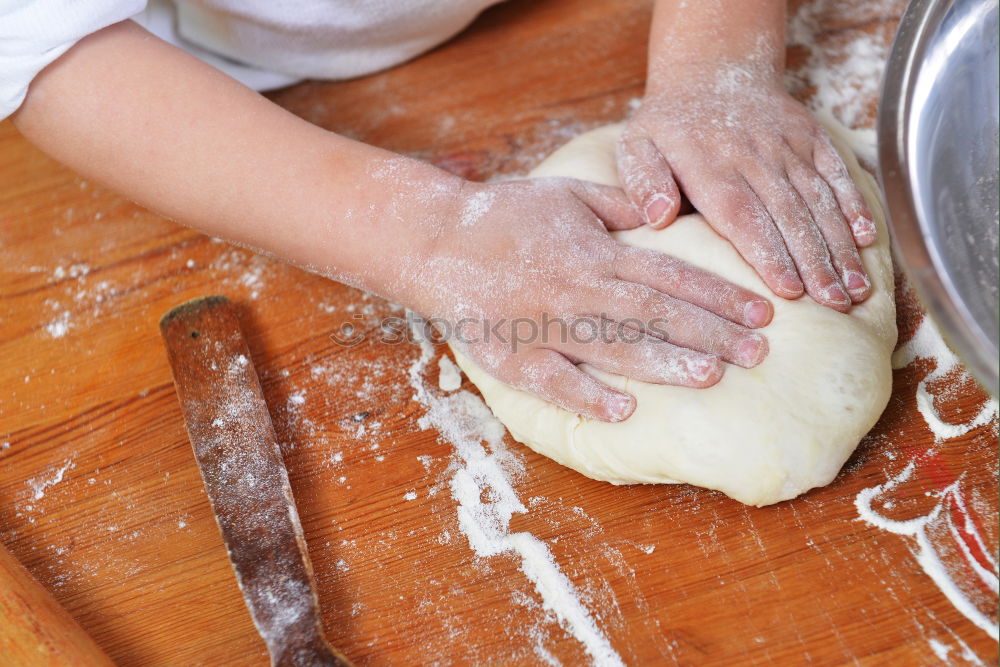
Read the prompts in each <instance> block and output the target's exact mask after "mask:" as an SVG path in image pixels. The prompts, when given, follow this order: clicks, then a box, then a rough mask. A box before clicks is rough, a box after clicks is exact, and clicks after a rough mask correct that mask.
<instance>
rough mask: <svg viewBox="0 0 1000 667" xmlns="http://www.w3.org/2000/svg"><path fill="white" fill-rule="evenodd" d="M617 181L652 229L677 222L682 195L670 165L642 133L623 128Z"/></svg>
mask: <svg viewBox="0 0 1000 667" xmlns="http://www.w3.org/2000/svg"><path fill="white" fill-rule="evenodd" d="M617 160H618V178H619V179H620V180H621V182H622V189H623V190H625V193H626V194H627V195H628V197H629V199H631V200H632V203H633V204H634V205H635V206H636V208H638V209H639V210H640V211H641V212H642V215H643V217H644V218H645V220H646V224H648V225H649V226H651V227H653V228H654V229H663V228H664V227H666V226H667V225H669V224H670V223H671V222H673V221H674V220H675V219H676V218H677V212H678V211H679V210H680V205H681V195H680V191H679V190H678V189H677V183H675V182H674V177H673V174H672V173H671V171H670V165H669V164H668V163H667V161H666V159H665V158H664V157H663V155H662V154H661V153H660V151H659V149H658V148H657V147H656V145H655V144H653V142H652V140H651V139H650V138H649V136H648V135H647V134H646V133H645V132H644V131H642V130H641V129H638V128H636V127H635V126H634V125H632V124H629V125H627V126H626V127H625V131H624V132H623V133H622V136H621V139H620V140H619V141H618V148H617Z"/></svg>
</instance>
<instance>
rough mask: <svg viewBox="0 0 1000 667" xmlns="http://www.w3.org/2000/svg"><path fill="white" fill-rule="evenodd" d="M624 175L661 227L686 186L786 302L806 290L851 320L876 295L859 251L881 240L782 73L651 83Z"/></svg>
mask: <svg viewBox="0 0 1000 667" xmlns="http://www.w3.org/2000/svg"><path fill="white" fill-rule="evenodd" d="M618 172H619V176H620V178H621V182H622V184H623V187H624V189H625V192H626V193H627V194H628V196H629V198H630V199H631V200H632V202H633V203H634V204H635V205H636V206H637V207H638V209H639V210H640V211H641V212H642V213H643V215H644V217H645V219H646V222H647V223H648V224H650V225H652V226H653V227H657V228H662V227H665V226H667V225H669V224H670V223H671V222H673V220H674V218H676V216H677V212H678V210H679V207H680V193H679V190H678V186H679V187H680V188H681V189H683V191H684V193H685V194H686V195H687V197H688V199H689V200H690V201H691V203H692V204H693V205H694V206H695V208H697V209H698V211H700V212H701V213H702V214H703V215H704V216H705V219H706V220H707V221H708V223H709V224H710V225H711V226H712V227H713V228H714V229H715V231H717V232H718V233H719V234H720V235H722V236H724V237H725V238H727V239H729V241H730V242H731V243H732V244H733V245H734V246H735V247H736V249H737V250H738V251H739V252H740V254H741V255H742V256H743V258H744V259H745V260H746V261H747V262H748V263H749V264H750V265H751V266H753V267H754V269H756V271H757V273H758V274H759V275H760V276H761V278H762V279H763V280H764V282H765V283H766V284H767V285H768V287H770V288H771V290H772V291H773V292H774V293H775V294H777V295H778V296H781V297H785V298H789V299H794V298H797V297H799V296H801V295H802V293H803V290H804V291H805V292H806V293H808V294H809V295H810V296H811V297H812V298H813V299H815V300H816V301H817V302H818V303H821V304H823V305H826V306H829V307H831V308H834V309H836V310H839V311H847V310H848V309H849V308H850V307H851V304H852V303H858V302H860V301H863V300H864V299H865V298H867V296H868V294H869V293H870V292H871V282H870V281H869V279H868V276H867V274H866V272H865V269H864V265H863V264H862V263H861V257H860V255H859V253H858V247H864V246H867V245H871V244H872V243H874V241H875V239H876V235H877V231H876V227H875V225H874V223H873V222H872V215H871V213H870V212H869V210H868V207H867V205H866V204H865V201H864V199H863V198H862V196H861V194H860V192H858V190H857V188H856V186H855V185H854V182H853V180H852V179H851V176H850V174H849V173H848V171H847V168H846V167H845V166H844V163H843V161H842V160H841V158H840V156H839V155H838V154H837V151H836V149H834V147H833V145H832V144H831V142H830V139H829V137H828V136H827V135H826V132H825V131H824V130H823V128H822V127H821V126H820V125H819V123H818V122H817V121H816V119H815V118H814V117H813V116H812V114H811V113H810V112H809V111H808V110H807V109H806V108H805V107H804V106H802V105H801V104H800V103H798V102H796V101H795V100H794V99H792V97H791V96H790V95H788V94H787V93H786V92H785V91H784V90H783V89H782V82H781V78H780V75H775V74H774V73H773V71H772V72H766V73H765V72H759V71H755V70H754V69H753V68H751V67H744V66H742V65H740V64H735V65H734V64H729V65H719V64H717V63H708V64H702V65H698V64H693V65H692V64H685V65H684V66H683V67H681V66H678V67H677V68H676V69H674V71H673V72H671V73H670V74H669V75H668V76H661V77H659V80H658V81H656V82H655V83H654V82H652V81H651V82H650V86H649V89H648V90H647V93H646V96H645V98H644V99H643V102H642V106H641V107H640V108H639V110H638V112H637V113H636V114H635V115H634V116H633V118H632V119H631V120H630V121H629V123H628V125H627V127H626V130H625V132H624V134H623V136H622V140H621V143H620V145H619V147H618Z"/></svg>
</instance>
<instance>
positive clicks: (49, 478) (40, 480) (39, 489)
mask: <svg viewBox="0 0 1000 667" xmlns="http://www.w3.org/2000/svg"><path fill="white" fill-rule="evenodd" d="M75 467H76V463H74V462H73V460H72V459H69V460H67V461H66V462H65V463H64V464H63V465H62V466H61V467H59V468H55V467H53V468H49V469H48V470H47V471H46V472H45V473H44V474H42V475H39V476H37V477H32V478H31V479H29V480H28V482H27V484H28V486H29V487H30V488H31V489H32V491H34V494H33V495H32V496H31V498H32V500H41V499H42V498H44V497H45V491H46V489H48V488H49V487H52V486H55V485H56V484H58V483H59V482H61V481H63V476H64V475H65V474H66V471H67V470H69V469H70V468H75Z"/></svg>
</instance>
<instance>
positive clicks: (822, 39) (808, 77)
mask: <svg viewBox="0 0 1000 667" xmlns="http://www.w3.org/2000/svg"><path fill="white" fill-rule="evenodd" d="M841 2H842V0H813V1H812V2H807V3H805V4H804V5H802V6H801V7H800V8H799V10H798V11H797V12H796V13H795V14H794V15H793V16H791V17H790V19H789V22H788V29H787V42H788V44H789V45H790V46H800V47H803V48H805V49H806V51H807V52H808V57H807V59H806V62H805V64H804V65H803V66H801V67H800V68H798V69H795V70H789V71H788V72H787V73H786V84H787V85H788V88H789V90H790V91H791V92H793V93H798V92H800V91H802V90H803V89H804V88H805V87H807V86H808V85H810V84H811V85H813V86H815V87H816V91H815V94H814V95H813V96H812V97H811V98H809V99H808V100H807V102H806V105H807V106H808V107H809V108H810V109H812V111H813V112H814V113H816V115H817V116H818V117H819V118H820V119H821V120H827V119H829V118H836V119H837V120H839V121H840V123H841V124H842V125H844V126H846V127H847V128H848V130H849V137H848V139H849V141H850V144H851V148H852V149H853V150H854V151H855V152H856V153H858V155H859V156H860V157H861V158H863V160H864V161H865V162H867V163H868V165H869V166H874V165H875V164H876V161H877V156H876V136H875V129H874V127H873V123H872V119H870V118H869V112H870V108H869V103H870V102H872V101H873V100H877V99H878V98H879V87H880V82H881V78H882V70H883V69H884V68H885V61H886V58H887V57H888V54H889V43H890V37H891V36H890V35H884V34H876V35H872V34H869V33H868V32H865V31H864V30H862V29H860V28H846V29H843V30H837V31H833V32H830V31H828V28H829V25H830V20H829V17H830V16H831V15H834V16H837V17H840V18H843V19H845V20H847V19H849V18H850V19H853V20H854V21H856V22H857V23H858V24H863V23H864V22H865V21H864V17H862V16H860V12H861V11H864V12H867V13H870V14H871V18H872V19H876V18H879V16H880V15H884V16H891V15H893V14H895V13H898V11H899V9H901V6H902V3H901V2H899V0H878V1H876V2H871V3H866V4H865V5H864V6H863V7H859V8H857V9H858V12H857V13H858V14H859V15H857V16H847V15H846V14H847V11H845V9H843V8H841V7H838V6H837V5H838V4H841Z"/></svg>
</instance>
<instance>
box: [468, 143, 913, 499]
mask: <svg viewBox="0 0 1000 667" xmlns="http://www.w3.org/2000/svg"><path fill="white" fill-rule="evenodd" d="M621 129H622V128H621V126H620V125H613V126H608V127H604V128H601V129H598V130H594V131H592V132H589V133H587V134H584V135H582V136H580V137H577V138H576V139H574V140H572V141H571V142H569V143H568V144H567V145H565V146H563V147H562V148H560V149H559V150H558V151H556V152H555V153H553V154H552V155H551V156H550V157H549V158H548V159H547V160H545V162H543V163H542V164H541V165H540V166H539V167H538V168H537V169H535V171H534V172H532V176H571V177H574V178H579V179H585V180H590V181H595V182H598V183H606V184H611V185H617V184H618V180H617V175H616V172H615V161H614V147H615V142H616V140H617V138H618V135H619V133H620V132H621ZM829 131H830V133H831V135H832V136H833V139H834V143H835V145H837V147H838V149H839V150H840V152H841V154H842V155H843V157H844V161H845V162H846V164H847V166H848V168H849V169H850V171H851V174H852V175H853V177H854V179H855V181H856V182H857V183H858V186H859V188H860V189H861V192H862V193H863V194H864V196H865V198H866V199H867V200H868V204H869V206H870V207H871V209H872V212H873V213H874V216H875V221H876V224H877V225H878V228H879V240H878V243H876V244H875V245H874V246H872V247H870V248H867V249H865V250H863V251H862V258H863V260H864V264H865V267H866V268H867V270H868V275H869V276H870V278H871V280H872V283H873V290H872V294H871V296H870V297H869V298H868V299H867V300H866V301H865V302H864V303H862V304H860V305H857V306H854V308H853V309H852V310H851V312H850V314H849V315H844V314H841V313H838V312H836V311H834V310H831V309H829V308H824V307H822V306H819V305H817V304H816V303H815V302H813V301H812V300H811V299H810V298H809V297H803V298H801V299H798V300H796V301H786V300H784V299H781V298H778V297H775V296H773V295H771V296H770V298H771V302H772V303H773V304H774V311H775V312H774V320H773V322H772V323H771V324H770V325H769V326H767V327H766V328H765V329H763V330H762V331H763V333H764V334H765V335H766V336H767V338H768V341H769V344H770V354H769V355H768V357H767V358H766V359H765V360H764V362H763V363H761V364H760V365H759V366H757V367H756V368H752V369H744V368H739V367H737V366H728V367H727V368H726V373H725V376H724V377H723V378H722V381H721V382H719V384H717V385H716V386H714V387H711V388H709V389H688V388H682V387H671V386H664V385H653V384H647V383H644V382H639V381H637V380H632V379H628V378H623V377H620V376H615V375H609V374H607V373H603V372H601V371H599V370H597V369H595V368H592V367H589V366H586V365H584V366H582V368H584V369H585V370H586V371H587V372H589V373H592V374H593V375H594V376H596V377H598V378H601V379H602V380H604V381H605V382H607V383H608V384H610V385H613V386H616V387H620V388H622V389H624V390H626V391H629V392H631V393H632V394H634V395H635V396H636V399H637V403H638V407H637V408H636V411H635V413H634V414H633V415H632V416H631V417H630V418H629V419H627V420H626V421H624V422H621V423H618V424H607V423H602V422H598V421H592V420H589V419H584V418H581V417H580V416H578V415H576V414H573V413H571V412H567V411H566V410H563V409H561V408H558V407H556V406H555V405H553V404H551V403H548V402H546V401H544V400H542V399H541V398H538V397H536V396H533V395H530V394H527V393H524V392H521V391H518V390H516V389H513V388H511V387H509V386H507V385H505V384H503V383H502V382H500V381H498V380H496V379H494V378H493V377H491V376H490V375H488V374H487V373H486V372H485V371H483V370H482V369H481V368H480V367H479V366H477V365H476V364H475V363H474V362H472V361H471V360H470V359H468V358H467V357H464V356H463V355H462V354H461V353H459V352H457V351H455V357H456V359H457V360H458V362H459V365H460V366H461V367H462V370H464V371H465V373H466V375H468V376H469V378H470V379H471V380H472V381H473V382H474V383H475V384H476V386H477V387H479V390H480V391H481V392H482V394H483V397H484V398H485V399H486V402H487V403H488V404H489V406H490V407H491V408H492V409H493V412H494V413H495V414H496V416H497V417H498V418H499V419H500V421H502V422H503V423H504V424H505V425H506V426H507V428H508V429H509V430H510V432H511V435H513V436H514V438H516V439H517V440H519V441H521V442H523V443H525V444H526V445H528V446H529V447H531V448H532V449H534V450H535V451H537V452H539V453H541V454H544V455H546V456H548V457H551V458H553V459H555V460H556V461H558V462H560V463H562V464H563V465H567V466H569V467H571V468H573V469H575V470H577V471H579V472H581V473H583V474H584V475H587V476H588V477H592V478H594V479H600V480H606V481H609V482H612V483H615V484H631V483H682V482H686V483H690V484H695V485H697V486H703V487H706V488H709V489H718V490H719V491H722V492H723V493H725V494H727V495H729V496H731V497H733V498H735V499H736V500H739V501H741V502H743V503H747V504H749V505H758V506H760V505H768V504H771V503H776V502H779V501H781V500H786V499H788V498H794V497H795V496H797V495H799V494H801V493H803V492H805V491H807V490H809V489H811V488H813V487H816V486H823V485H825V484H828V483H829V482H830V481H831V480H833V478H834V477H835V476H836V475H837V472H838V471H839V470H840V467H841V466H842V465H843V464H844V462H845V461H846V460H847V458H848V457H849V456H850V455H851V452H852V451H854V448H855V447H856V446H857V444H858V442H859V441H860V440H861V438H862V437H863V436H864V435H865V433H867V432H868V430H869V429H870V428H871V427H872V426H873V425H874V424H875V422H876V421H877V420H878V417H879V415H880V414H882V410H883V409H884V408H885V405H886V403H887V402H888V400H889V393H890V390H891V387H892V370H891V367H890V356H891V354H892V350H893V347H894V346H895V343H896V319H895V304H894V301H893V272H892V260H891V257H890V253H889V235H888V231H887V229H886V226H885V220H884V215H883V212H882V208H881V206H880V201H879V197H878V194H877V193H878V190H877V186H876V184H875V181H874V179H873V178H872V177H871V176H870V175H869V174H868V173H867V172H865V171H864V170H862V169H861V167H860V166H859V165H858V162H857V160H856V159H855V158H854V155H853V154H852V153H851V152H850V151H849V150H847V149H845V148H844V143H843V140H842V139H841V137H840V136H838V135H840V134H841V131H839V130H838V129H837V128H830V129H829ZM614 236H615V237H616V238H617V239H618V240H619V241H621V242H622V243H627V244H629V245H634V246H641V247H646V248H653V249H655V250H660V251H662V252H665V253H668V254H670V255H674V256H676V257H680V258H682V259H684V260H686V261H688V262H690V263H692V264H695V265H697V266H700V267H702V268H704V269H707V270H709V271H713V272H715V273H717V274H719V275H721V276H723V277H725V278H726V279H728V280H730V281H732V282H734V283H736V284H738V285H742V286H744V287H747V288H749V289H752V290H754V291H756V292H758V293H760V294H766V295H770V292H769V290H768V289H767V287H766V286H765V285H764V283H763V282H761V280H760V278H758V277H757V274H756V273H755V272H754V271H753V269H751V268H750V267H749V265H747V264H746V263H745V262H744V261H743V259H742V258H741V257H740V256H739V255H738V254H737V253H736V251H735V250H734V249H733V248H732V246H731V245H730V244H729V243H728V242H727V241H725V240H723V239H722V238H721V237H719V236H718V235H717V234H716V233H715V232H714V231H713V230H712V229H711V228H710V227H709V226H708V225H707V224H706V223H705V221H704V220H703V219H702V218H701V216H699V215H688V216H684V217H682V218H680V219H678V220H677V221H676V222H675V223H674V224H672V225H671V226H670V227H668V228H667V229H665V230H661V231H653V230H650V229H648V228H644V229H637V230H632V231H627V232H619V233H616V234H615V235H614Z"/></svg>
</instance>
